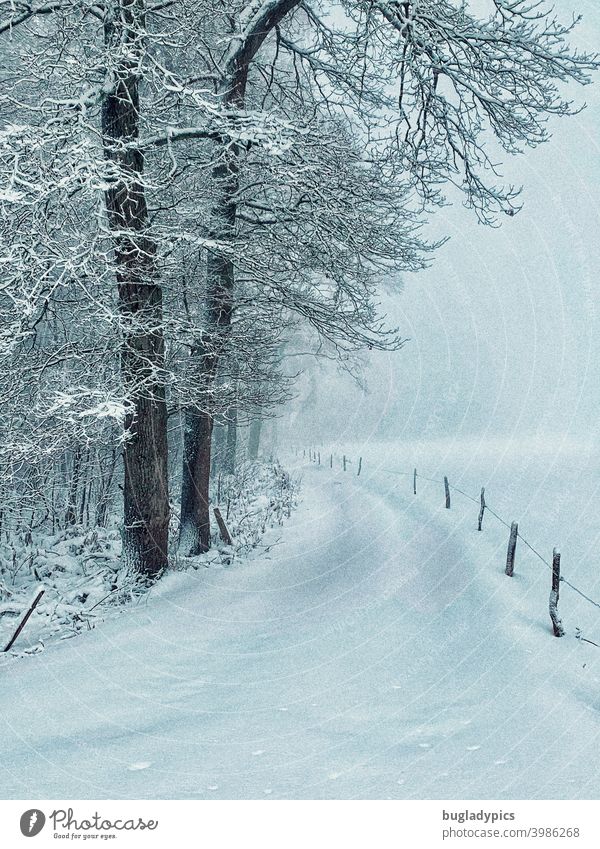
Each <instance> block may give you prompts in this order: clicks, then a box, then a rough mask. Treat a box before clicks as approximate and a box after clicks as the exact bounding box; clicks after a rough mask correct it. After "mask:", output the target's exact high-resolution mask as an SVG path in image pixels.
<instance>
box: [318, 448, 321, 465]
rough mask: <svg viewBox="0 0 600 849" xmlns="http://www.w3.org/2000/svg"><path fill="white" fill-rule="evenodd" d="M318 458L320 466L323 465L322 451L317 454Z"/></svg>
mask: <svg viewBox="0 0 600 849" xmlns="http://www.w3.org/2000/svg"><path fill="white" fill-rule="evenodd" d="M317 457H318V458H319V466H320V465H321V452H320V451H319V452H318V453H317Z"/></svg>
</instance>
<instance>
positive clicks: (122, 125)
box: [102, 0, 169, 579]
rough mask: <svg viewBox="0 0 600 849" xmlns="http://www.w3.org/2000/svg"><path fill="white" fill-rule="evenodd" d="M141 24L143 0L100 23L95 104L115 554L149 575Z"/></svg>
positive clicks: (160, 534)
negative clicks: (118, 426)
mask: <svg viewBox="0 0 600 849" xmlns="http://www.w3.org/2000/svg"><path fill="white" fill-rule="evenodd" d="M144 30H145V9H144V5H143V0H121V2H120V3H119V4H118V5H117V7H116V10H115V14H114V17H113V18H112V19H110V20H108V22H107V23H106V24H105V42H106V45H107V47H108V48H109V49H110V50H111V51H112V52H113V55H114V57H115V59H114V61H115V68H114V72H113V79H112V89H111V91H110V92H109V93H108V94H107V96H106V97H105V100H104V103H103V107H102V133H103V140H104V149H105V155H106V158H107V159H108V160H110V161H111V162H112V163H114V165H115V166H116V168H115V172H116V173H114V174H113V175H111V176H112V185H111V187H110V188H109V189H108V190H107V192H106V209H107V215H108V222H109V226H110V228H111V230H112V231H113V233H114V234H115V235H114V247H115V265H116V279H117V286H118V291H119V312H120V316H121V326H122V334H123V338H122V345H121V376H122V380H123V387H124V391H125V396H126V399H127V401H128V403H129V405H130V407H129V411H128V412H127V415H126V418H125V431H126V441H125V447H124V450H123V461H124V467H125V480H124V486H123V502H124V530H123V556H124V558H125V560H126V562H127V563H128V564H129V565H130V566H131V567H132V569H134V570H135V571H136V572H139V573H141V574H143V575H145V576H146V577H147V578H149V579H153V578H155V577H156V576H157V575H158V574H159V573H160V572H161V571H162V570H163V569H164V568H165V567H166V565H167V543H168V529H169V498H168V480H167V477H168V476H167V407H166V398H165V382H164V338H163V316H162V290H161V287H160V285H159V283H158V282H157V271H156V245H155V243H154V241H153V240H152V238H151V237H150V236H149V235H148V232H147V230H148V209H147V206H146V196H145V189H144V183H143V170H144V159H143V156H142V153H141V152H140V151H139V150H138V149H136V148H135V147H134V146H133V143H135V141H136V139H137V138H138V134H139V119H140V115H139V75H140V65H141V64H142V62H143V53H144V45H143V37H142V34H143V32H144Z"/></svg>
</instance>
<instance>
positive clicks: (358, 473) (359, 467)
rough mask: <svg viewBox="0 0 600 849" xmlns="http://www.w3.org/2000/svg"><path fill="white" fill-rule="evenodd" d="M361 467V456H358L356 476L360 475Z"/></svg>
mask: <svg viewBox="0 0 600 849" xmlns="http://www.w3.org/2000/svg"><path fill="white" fill-rule="evenodd" d="M361 469H362V457H359V458H358V472H357V473H356V477H358V476H359V475H360V470H361Z"/></svg>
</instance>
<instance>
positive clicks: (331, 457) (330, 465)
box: [329, 454, 333, 469]
mask: <svg viewBox="0 0 600 849" xmlns="http://www.w3.org/2000/svg"><path fill="white" fill-rule="evenodd" d="M329 468H330V469H333V454H330V455H329Z"/></svg>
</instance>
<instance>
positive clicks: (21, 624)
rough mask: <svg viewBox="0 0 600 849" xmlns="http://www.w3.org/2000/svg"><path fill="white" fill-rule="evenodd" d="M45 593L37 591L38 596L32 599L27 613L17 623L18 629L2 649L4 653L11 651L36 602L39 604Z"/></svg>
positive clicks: (36, 604)
mask: <svg viewBox="0 0 600 849" xmlns="http://www.w3.org/2000/svg"><path fill="white" fill-rule="evenodd" d="M45 592H46V590H40V591H39V593H38V594H37V595H36V597H35V598H34V600H33V601H32V602H31V604H30V605H29V609H28V610H27V613H26V614H25V616H24V617H23V618H22V619H21V621H20V623H19V625H18V627H17V630H16V631H15V633H14V634H13V635H12V637H11V639H10V641H9V642H8V644H7V646H6V648H5V649H4V651H10V650H11V648H12V647H13V645H14V644H15V642H16V640H17V637H18V636H19V634H20V633H21V631H22V630H23V628H24V627H25V625H27V622H28V621H29V617H30V616H31V614H32V613H33V611H34V610H35V609H36V607H37V606H38V602H39V600H40V599H41V597H42V596H43V595H44V593H45Z"/></svg>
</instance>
